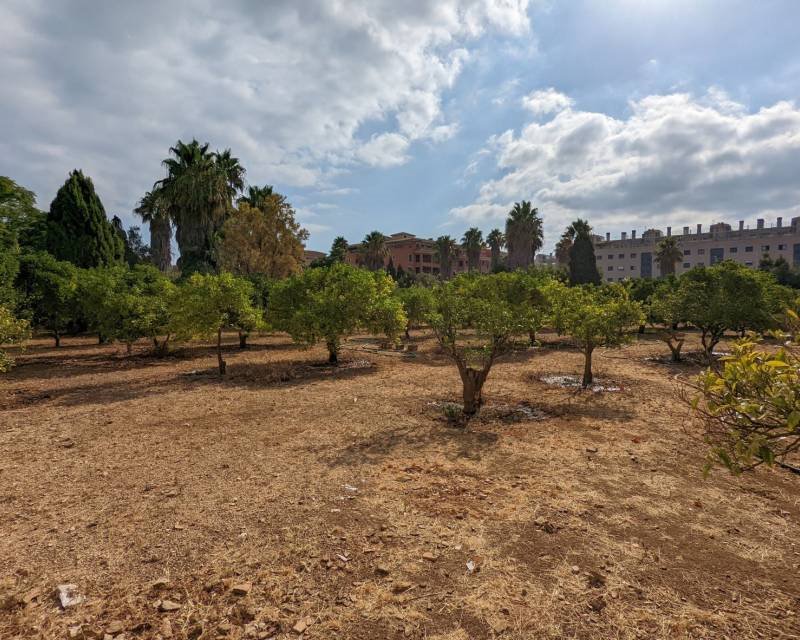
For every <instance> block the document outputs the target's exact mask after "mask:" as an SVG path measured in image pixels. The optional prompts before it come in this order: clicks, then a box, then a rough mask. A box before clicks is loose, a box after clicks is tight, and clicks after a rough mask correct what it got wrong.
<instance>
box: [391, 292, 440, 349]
mask: <svg viewBox="0 0 800 640" xmlns="http://www.w3.org/2000/svg"><path fill="white" fill-rule="evenodd" d="M395 295H396V296H397V297H398V298H399V300H400V303H401V304H402V305H403V311H405V314H406V321H407V323H406V329H405V331H406V337H409V335H408V332H409V331H410V330H411V329H413V328H414V327H418V326H419V325H421V324H422V323H423V322H425V319H426V318H427V317H428V315H429V314H430V312H431V311H432V310H433V308H434V304H435V301H436V299H435V297H434V295H433V291H432V290H431V289H430V288H429V287H422V286H420V285H412V286H410V287H405V288H403V289H397V291H396V292H395Z"/></svg>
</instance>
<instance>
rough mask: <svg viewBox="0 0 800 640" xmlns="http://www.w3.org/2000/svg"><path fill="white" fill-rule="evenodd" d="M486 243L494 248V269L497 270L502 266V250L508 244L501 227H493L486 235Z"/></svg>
mask: <svg viewBox="0 0 800 640" xmlns="http://www.w3.org/2000/svg"><path fill="white" fill-rule="evenodd" d="M486 243H487V244H488V245H489V248H490V249H491V250H492V271H495V270H496V269H497V267H499V266H500V250H501V249H502V248H503V247H504V246H505V244H506V237H505V236H504V235H503V232H502V231H500V229H492V230H491V231H490V232H489V235H488V236H486Z"/></svg>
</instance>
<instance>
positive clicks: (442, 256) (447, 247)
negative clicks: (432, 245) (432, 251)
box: [436, 236, 458, 280]
mask: <svg viewBox="0 0 800 640" xmlns="http://www.w3.org/2000/svg"><path fill="white" fill-rule="evenodd" d="M457 253H458V243H457V242H456V241H455V240H454V239H453V238H451V237H450V236H439V237H438V238H436V254H437V255H438V256H439V277H440V278H441V279H442V280H449V279H450V278H451V277H452V275H453V258H455V256H456V254H457Z"/></svg>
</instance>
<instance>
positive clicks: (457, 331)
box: [428, 273, 531, 417]
mask: <svg viewBox="0 0 800 640" xmlns="http://www.w3.org/2000/svg"><path fill="white" fill-rule="evenodd" d="M524 278H525V275H524V274H522V273H498V274H492V275H478V274H460V275H458V276H456V277H455V278H453V280H451V281H449V282H447V283H444V284H442V285H440V286H438V287H436V288H435V289H434V296H435V299H436V306H435V308H434V310H433V311H432V312H431V313H430V314H429V315H428V322H429V323H430V325H431V327H432V328H433V331H434V333H435V335H436V338H437V340H438V341H439V344H440V345H441V347H442V349H443V351H444V352H445V353H446V354H447V355H448V356H449V357H450V358H452V360H453V361H454V362H455V363H456V366H457V367H458V372H459V375H460V376H461V381H462V385H463V393H462V396H463V400H464V414H465V416H466V417H469V416H472V415H474V414H475V413H476V412H477V411H478V409H479V407H480V405H481V392H482V389H483V384H484V382H485V381H486V378H487V376H488V375H489V371H490V370H491V367H492V364H493V363H494V362H495V360H496V359H497V358H499V357H501V356H502V355H503V354H505V353H507V352H508V351H509V350H510V349H511V348H512V346H513V338H514V336H515V335H518V334H520V333H524V332H527V331H528V329H529V326H530V324H529V323H530V319H529V318H528V317H526V316H525V314H523V313H520V311H521V310H523V309H524V308H525V307H526V306H527V304H528V300H529V296H530V295H531V294H530V290H529V288H528V284H527V283H526V282H524Z"/></svg>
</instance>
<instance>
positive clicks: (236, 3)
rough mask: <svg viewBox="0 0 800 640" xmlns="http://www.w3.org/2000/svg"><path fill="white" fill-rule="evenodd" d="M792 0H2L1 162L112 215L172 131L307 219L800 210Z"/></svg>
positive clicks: (634, 222)
mask: <svg viewBox="0 0 800 640" xmlns="http://www.w3.org/2000/svg"><path fill="white" fill-rule="evenodd" d="M798 24H800V2H798V1H797V0H751V1H750V2H745V1H744V0H563V1H558V0H430V1H422V0H404V1H403V2H397V0H351V1H345V0H328V1H325V0H286V1H284V0H270V1H269V2H261V1H258V0H229V1H227V2H224V3H223V2H215V1H212V0H196V1H192V2H188V1H186V2H181V1H179V0H175V1H172V2H163V1H161V0H158V1H156V0H138V1H137V2H125V3H122V2H119V3H117V2H99V1H97V0H92V1H89V0H64V1H63V2H49V1H47V0H0V87H2V88H0V175H7V176H9V177H11V178H12V179H13V180H15V181H16V182H18V183H19V184H21V185H23V186H25V187H27V188H29V189H32V190H33V191H34V192H35V193H36V194H37V196H38V200H39V206H40V207H41V208H43V209H47V208H48V207H49V204H50V202H51V200H52V198H53V197H54V195H55V192H56V191H57V189H58V188H59V186H60V185H61V184H63V182H64V181H65V179H66V177H67V174H68V172H69V171H70V170H72V169H74V168H80V169H83V171H84V172H85V173H87V174H88V175H90V176H91V177H92V178H93V180H94V183H95V187H96V189H97V191H98V193H99V195H100V197H101V199H102V201H103V203H104V205H105V208H106V211H107V212H108V214H109V216H111V215H119V216H120V217H121V218H122V219H123V221H124V223H125V224H126V225H134V224H140V222H139V221H138V219H137V217H136V215H135V214H134V213H133V209H134V207H135V206H136V204H137V202H138V200H139V199H140V198H141V197H142V195H143V194H144V193H145V192H146V191H147V190H148V189H150V188H151V186H152V184H153V182H155V181H156V180H158V179H160V178H161V177H163V168H162V167H161V161H162V160H163V159H164V158H165V157H166V156H167V154H168V150H169V147H170V146H172V145H173V144H174V143H175V142H176V141H177V140H179V139H180V140H184V141H188V140H191V139H192V138H197V139H198V140H200V141H201V142H208V143H210V145H211V148H212V149H220V150H222V149H225V148H231V149H232V151H233V154H234V155H235V156H237V157H239V158H240V160H241V162H242V164H243V165H244V166H245V168H246V169H247V175H246V178H247V181H248V183H250V184H255V185H264V184H271V185H273V186H274V187H275V188H276V189H277V190H278V191H280V192H281V193H285V194H286V195H287V196H288V197H289V200H290V201H291V202H292V204H293V205H294V207H295V209H296V211H297V216H298V219H299V220H300V222H301V223H302V225H303V226H304V227H305V228H307V229H308V230H309V232H310V239H309V241H308V243H307V246H308V248H310V249H316V250H323V251H324V250H327V249H328V248H329V246H330V243H331V241H332V240H333V238H334V237H335V236H338V235H343V236H345V237H346V238H347V239H348V240H349V241H351V242H357V241H359V240H361V239H362V238H363V237H364V236H365V235H366V234H367V233H368V232H370V231H372V230H375V229H377V230H380V231H382V232H384V233H386V234H390V233H395V232H399V231H406V232H410V233H415V234H417V235H419V236H425V237H436V236H439V235H444V234H449V235H452V236H453V237H455V238H457V239H460V237H461V235H462V234H463V232H464V231H465V230H466V229H467V228H468V227H470V226H477V227H479V228H481V229H482V230H483V231H484V233H487V232H488V231H489V230H491V229H492V228H494V227H499V228H502V227H503V224H504V220H505V217H506V214H507V212H508V210H509V209H510V208H511V207H512V206H513V203H514V202H516V201H520V200H523V199H524V200H531V201H532V202H533V205H534V206H536V207H538V209H539V213H540V215H541V216H542V218H543V220H544V230H545V250H548V251H549V250H552V247H553V245H554V244H555V242H556V241H557V239H558V236H559V235H560V233H561V232H562V231H563V229H564V227H565V226H566V225H568V224H569V222H570V221H572V220H573V219H575V218H577V217H581V218H585V219H587V220H589V222H590V224H591V225H592V226H593V228H594V229H595V231H596V232H598V233H601V234H605V233H606V232H611V233H612V236H618V235H619V233H620V232H621V231H628V232H630V231H631V230H632V229H637V230H639V231H640V232H641V231H643V230H644V229H646V228H650V227H655V228H661V229H664V228H665V227H666V226H667V225H671V226H673V227H674V228H680V227H682V226H685V225H690V226H692V227H694V225H695V224H697V223H703V224H704V225H705V224H709V223H712V222H716V221H728V222H732V223H735V222H736V221H738V220H740V219H743V220H745V221H746V223H747V224H749V225H753V226H754V224H755V219H756V218H762V217H763V218H767V220H768V221H772V220H774V218H775V217H776V216H783V218H784V220H786V221H788V220H789V219H791V218H792V217H793V216H798V215H800V38H798V35H797V25H798Z"/></svg>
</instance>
